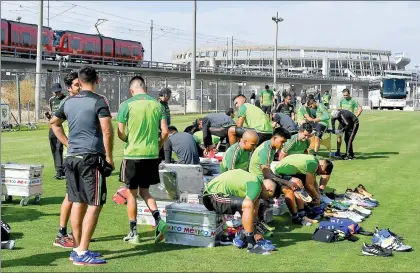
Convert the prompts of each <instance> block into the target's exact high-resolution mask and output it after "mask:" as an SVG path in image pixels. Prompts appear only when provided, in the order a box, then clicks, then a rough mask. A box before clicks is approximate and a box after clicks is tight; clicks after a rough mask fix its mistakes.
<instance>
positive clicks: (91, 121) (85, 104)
mask: <svg viewBox="0 0 420 273" xmlns="http://www.w3.org/2000/svg"><path fill="white" fill-rule="evenodd" d="M98 81H99V77H98V74H97V72H96V71H95V69H94V68H93V67H91V66H84V67H82V68H81V69H80V70H79V84H80V93H79V94H78V95H75V96H72V97H70V98H68V99H67V100H66V101H65V102H64V103H63V104H61V106H60V108H59V109H58V111H57V112H56V113H55V117H53V118H52V119H51V121H50V124H51V127H52V129H53V131H54V134H55V135H56V136H57V138H58V140H60V142H61V143H63V144H64V145H66V146H67V147H68V152H67V157H66V159H65V162H64V164H65V169H66V180H67V188H68V197H69V198H68V199H69V201H70V202H72V203H73V205H72V209H71V216H70V220H71V227H72V231H73V247H74V248H73V251H72V252H71V253H70V259H71V260H73V264H75V265H98V264H104V263H106V260H105V259H101V258H99V257H100V254H99V253H97V252H92V251H90V250H89V243H90V240H91V238H92V234H93V233H94V231H95V228H96V224H97V222H98V217H99V214H100V212H101V209H102V206H103V205H104V204H105V202H106V194H107V188H106V181H105V180H106V179H105V177H106V176H109V175H110V174H111V173H110V172H109V169H111V170H112V169H114V162H113V154H112V150H113V138H114V132H113V129H112V124H111V119H112V116H111V112H110V110H109V105H108V102H107V100H106V99H105V97H103V96H101V95H98V94H96V93H95V89H96V85H97V84H98ZM64 120H67V121H68V125H69V136H68V139H67V137H66V135H65V134H64V131H63V126H62V124H63V122H64ZM105 161H106V162H105Z"/></svg>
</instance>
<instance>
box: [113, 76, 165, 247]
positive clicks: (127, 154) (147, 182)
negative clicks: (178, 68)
mask: <svg viewBox="0 0 420 273" xmlns="http://www.w3.org/2000/svg"><path fill="white" fill-rule="evenodd" d="M129 86H130V94H131V95H132V97H131V98H130V99H128V100H126V101H125V102H123V103H122V104H121V106H120V110H119V111H118V115H117V121H118V137H119V138H120V139H121V140H122V141H124V142H125V143H126V144H125V148H124V161H123V174H122V179H123V182H124V183H125V184H126V187H127V189H129V190H128V191H127V214H128V220H129V227H130V232H129V233H128V235H127V236H126V237H124V239H123V240H124V241H126V242H129V243H132V244H139V242H140V240H139V235H138V234H137V221H136V218H137V203H136V199H137V192H139V193H140V196H141V198H142V199H143V200H144V201H145V202H146V205H147V206H148V208H149V209H150V211H151V213H152V215H153V218H154V219H155V225H156V226H155V243H158V242H160V241H161V240H163V238H164V236H165V233H166V231H167V230H168V225H167V224H166V223H165V221H163V220H162V219H161V218H160V213H159V210H158V207H157V205H156V201H155V199H153V196H152V195H151V194H150V192H149V187H150V186H151V185H155V184H158V183H159V182H160V179H159V163H160V162H159V149H160V148H161V147H162V146H163V145H164V143H165V141H166V139H167V138H168V125H167V124H166V115H165V109H164V108H163V106H162V105H161V104H160V103H159V102H158V101H157V100H156V99H154V98H153V97H151V96H149V95H148V94H147V93H146V84H145V82H144V79H143V78H142V77H140V76H134V77H133V78H131V80H130V85H129ZM159 128H160V130H161V133H160V139H159Z"/></svg>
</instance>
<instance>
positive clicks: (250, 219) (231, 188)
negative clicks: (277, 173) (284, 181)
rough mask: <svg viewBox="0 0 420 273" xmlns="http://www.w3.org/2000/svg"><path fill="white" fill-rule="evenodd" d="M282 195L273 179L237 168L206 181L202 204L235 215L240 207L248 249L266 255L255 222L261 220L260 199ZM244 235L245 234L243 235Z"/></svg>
mask: <svg viewBox="0 0 420 273" xmlns="http://www.w3.org/2000/svg"><path fill="white" fill-rule="evenodd" d="M279 196H280V187H279V186H278V185H277V184H276V183H275V182H274V181H272V180H270V179H264V180H262V179H261V178H259V177H257V176H256V175H253V174H250V173H249V172H247V171H244V170H241V169H237V170H230V171H227V172H224V173H222V174H220V175H219V176H217V177H215V178H214V179H213V180H212V181H210V183H208V184H207V185H206V189H205V191H204V195H203V205H204V206H205V207H206V208H207V209H208V210H209V211H215V212H217V213H219V214H229V215H233V214H235V213H236V212H237V211H238V212H240V213H241V215H242V226H243V227H244V230H245V234H244V235H245V236H244V237H245V238H243V239H245V240H246V243H247V250H248V252H249V253H253V254H260V255H267V254H269V252H266V251H265V250H264V249H263V248H262V247H261V246H258V245H257V243H256V238H255V234H254V223H255V222H257V221H258V217H257V214H258V210H259V204H260V199H263V200H268V199H270V198H277V197H279ZM241 239H242V238H241Z"/></svg>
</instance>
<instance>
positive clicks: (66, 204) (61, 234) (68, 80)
mask: <svg viewBox="0 0 420 273" xmlns="http://www.w3.org/2000/svg"><path fill="white" fill-rule="evenodd" d="M78 77H79V76H78V74H77V72H70V73H69V74H67V75H66V76H65V77H64V84H65V85H66V88H67V91H68V92H69V95H70V96H67V97H66V98H69V97H72V96H75V95H77V94H79V91H80V85H79V79H78ZM64 102H65V100H62V101H61V103H64ZM63 129H64V134H65V135H66V136H68V129H69V127H68V124H67V122H66V121H65V122H63ZM66 155H67V146H64V149H63V156H64V157H66ZM66 191H67V189H66ZM72 205H73V203H72V202H70V201H69V195H68V193H67V192H66V196H65V197H64V200H63V203H61V209H60V228H59V229H58V234H57V237H56V238H55V241H54V243H53V245H54V246H59V247H62V248H73V238H72V236H69V235H68V234H67V224H68V222H69V218H70V212H71V207H72Z"/></svg>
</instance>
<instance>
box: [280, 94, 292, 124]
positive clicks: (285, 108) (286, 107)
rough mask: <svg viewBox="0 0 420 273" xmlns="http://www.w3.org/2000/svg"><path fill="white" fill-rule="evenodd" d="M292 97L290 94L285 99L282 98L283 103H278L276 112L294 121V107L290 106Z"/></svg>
mask: <svg viewBox="0 0 420 273" xmlns="http://www.w3.org/2000/svg"><path fill="white" fill-rule="evenodd" d="M291 101H292V96H291V95H290V94H287V95H286V97H284V102H282V103H280V104H279V105H278V106H277V109H276V112H278V113H283V114H285V115H287V116H289V117H291V118H292V120H295V107H294V106H293V104H292V102H291Z"/></svg>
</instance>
